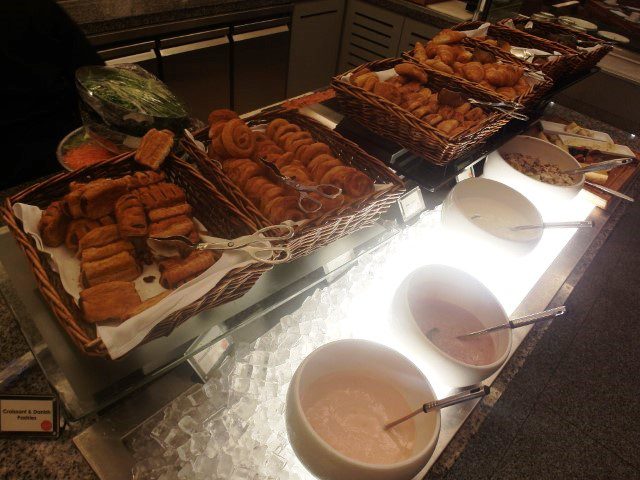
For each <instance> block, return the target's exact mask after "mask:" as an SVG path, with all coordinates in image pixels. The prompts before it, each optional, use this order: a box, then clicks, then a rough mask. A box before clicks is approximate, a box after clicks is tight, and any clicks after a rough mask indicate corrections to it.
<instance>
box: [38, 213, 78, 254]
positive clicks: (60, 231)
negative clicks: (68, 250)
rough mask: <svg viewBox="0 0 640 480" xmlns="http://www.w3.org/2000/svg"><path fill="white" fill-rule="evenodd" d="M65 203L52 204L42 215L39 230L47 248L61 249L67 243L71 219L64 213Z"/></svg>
mask: <svg viewBox="0 0 640 480" xmlns="http://www.w3.org/2000/svg"><path fill="white" fill-rule="evenodd" d="M63 206H64V203H63V202H52V203H51V204H50V205H49V206H48V207H47V209H46V210H45V211H44V212H43V213H42V216H41V217H40V222H38V230H39V231H40V237H41V238H42V241H43V242H44V244H45V245H46V246H47V247H59V246H60V245H62V243H63V242H64V241H65V238H66V235H67V227H68V226H69V222H70V221H71V219H70V218H69V217H68V216H67V214H66V213H65V211H64V208H63Z"/></svg>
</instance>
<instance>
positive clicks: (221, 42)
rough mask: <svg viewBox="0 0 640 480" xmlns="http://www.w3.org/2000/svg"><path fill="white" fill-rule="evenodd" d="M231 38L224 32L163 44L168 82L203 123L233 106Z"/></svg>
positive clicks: (161, 50)
mask: <svg viewBox="0 0 640 480" xmlns="http://www.w3.org/2000/svg"><path fill="white" fill-rule="evenodd" d="M228 34H229V29H228V28H221V29H217V30H209V31H206V32H198V33H194V34H191V35H182V36H179V37H172V38H165V39H162V40H160V56H161V58H162V71H163V77H164V81H165V83H166V84H167V85H168V86H169V88H170V89H171V91H173V92H174V93H175V94H176V95H177V96H178V97H179V98H180V99H181V100H182V101H183V102H185V104H186V106H187V109H188V111H189V112H190V113H191V115H193V116H194V117H196V118H199V119H200V120H206V119H207V116H208V115H209V112H210V111H211V110H213V109H215V108H229V107H230V106H231V80H230V78H231V66H230V62H231V49H230V43H229V37H228Z"/></svg>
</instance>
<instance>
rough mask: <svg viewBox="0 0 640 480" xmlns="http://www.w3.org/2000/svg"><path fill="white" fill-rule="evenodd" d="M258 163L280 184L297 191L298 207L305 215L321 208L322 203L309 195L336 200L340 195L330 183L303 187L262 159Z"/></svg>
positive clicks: (337, 188)
mask: <svg viewBox="0 0 640 480" xmlns="http://www.w3.org/2000/svg"><path fill="white" fill-rule="evenodd" d="M259 160H260V163H262V164H263V165H264V166H265V167H267V168H268V169H269V170H270V171H271V172H272V173H273V174H274V175H275V176H276V177H277V178H278V180H280V182H281V183H283V184H284V185H286V186H288V187H291V188H293V189H294V190H297V191H298V194H299V196H298V206H299V207H300V210H302V211H303V212H305V213H315V212H317V211H318V210H320V209H321V208H322V202H321V201H320V200H318V199H317V198H313V197H312V196H311V195H309V193H310V192H311V193H317V194H318V195H320V196H321V197H324V198H336V197H337V196H338V195H340V194H341V193H342V189H341V188H340V187H336V186H335V185H331V184H330V183H321V184H320V185H303V184H302V183H300V182H299V181H298V180H296V179H295V177H294V178H291V177H287V176H286V175H283V174H282V172H280V169H279V168H278V167H277V166H276V165H274V164H273V163H271V162H268V161H267V160H265V159H264V158H259Z"/></svg>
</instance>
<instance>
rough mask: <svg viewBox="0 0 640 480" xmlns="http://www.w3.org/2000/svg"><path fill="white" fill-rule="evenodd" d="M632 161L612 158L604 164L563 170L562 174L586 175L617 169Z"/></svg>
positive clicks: (628, 158)
mask: <svg viewBox="0 0 640 480" xmlns="http://www.w3.org/2000/svg"><path fill="white" fill-rule="evenodd" d="M634 160H635V159H634V158H631V157H624V158H614V159H613V160H605V161H604V162H598V163H592V164H591V165H587V166H586V167H580V168H574V169H571V170H564V171H563V172H562V173H566V174H568V175H573V174H576V173H588V172H599V171H600V170H611V169H612V168H614V167H619V166H620V165H626V164H628V163H631V162H633V161H634Z"/></svg>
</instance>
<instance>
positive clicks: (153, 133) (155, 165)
mask: <svg viewBox="0 0 640 480" xmlns="http://www.w3.org/2000/svg"><path fill="white" fill-rule="evenodd" d="M173 137H174V135H173V132H172V131H171V130H156V129H155V128H152V129H151V130H149V131H148V132H147V133H145V135H144V137H142V141H141V142H140V146H139V147H138V149H137V150H136V154H135V157H134V158H135V160H136V162H138V163H139V164H141V165H144V166H145V167H149V168H150V169H152V170H158V169H159V168H160V165H162V163H163V162H164V161H165V160H166V158H167V157H168V156H169V153H170V152H171V147H173Z"/></svg>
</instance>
